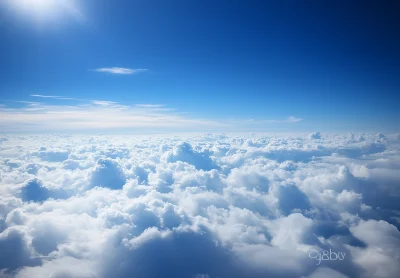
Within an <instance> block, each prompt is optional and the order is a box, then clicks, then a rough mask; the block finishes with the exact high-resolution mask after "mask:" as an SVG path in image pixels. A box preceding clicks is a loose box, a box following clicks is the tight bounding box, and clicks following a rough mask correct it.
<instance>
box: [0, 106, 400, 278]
mask: <svg viewBox="0 0 400 278" xmlns="http://www.w3.org/2000/svg"><path fill="white" fill-rule="evenodd" d="M96 105H98V106H107V107H108V106H110V105H114V104H113V103H101V104H100V103H99V104H96ZM314 137H315V136H309V135H307V134H297V135H294V136H282V137H277V136H274V137H272V136H270V135H266V134H251V135H246V134H241V135H237V134H236V135H230V134H225V135H221V134H207V135H191V136H188V135H186V136H161V135H160V136H122V135H120V136H109V135H102V136H84V135H79V136H78V135H66V136H61V135H40V136H39V135H23V136H21V135H7V136H5V137H4V138H6V139H7V140H2V142H1V148H0V174H1V175H0V180H1V183H2V185H3V186H2V187H0V277H13V278H14V277H19V278H28V277H29V278H30V277H82V278H83V277H85V278H86V277H99V278H102V277H104V278H105V277H115V278H119V277H198V278H206V277H207V278H215V277H221V278H222V277H237V278H242V277H243V278H244V277H260V278H261V277H276V278H279V277H293V278H298V277H309V278H317V277H338V278H343V277H361V278H363V277H365V278H369V277H387V278H394V277H397V274H398V273H399V272H400V269H399V265H400V259H399V258H400V254H399V250H400V232H399V228H400V205H399V204H400V199H399V196H400V194H399V193H400V187H399V184H400V177H399V175H398V171H399V169H400V141H399V139H398V136H397V135H390V134H388V135H383V134H325V133H324V136H320V137H319V138H314ZM344 149H346V150H352V151H341V150H344ZM357 149H360V150H361V151H359V152H356V151H355V150H357ZM310 252H311V253H310ZM327 252H328V253H327ZM339 252H341V253H340V254H342V255H343V254H344V255H343V257H341V258H342V259H338V257H337V255H334V254H338V253H339ZM326 254H330V255H329V256H328V255H326ZM71 266H74V267H71Z"/></svg>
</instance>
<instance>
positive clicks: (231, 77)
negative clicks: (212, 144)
mask: <svg viewBox="0 0 400 278" xmlns="http://www.w3.org/2000/svg"><path fill="white" fill-rule="evenodd" d="M3 2H4V3H2V4H1V5H0V8H1V12H0V16H1V21H0V36H1V42H2V43H1V44H2V47H1V48H2V50H1V52H0V61H1V67H0V103H1V105H2V106H1V111H0V113H1V114H2V118H3V121H1V123H0V124H1V126H2V127H3V129H4V130H6V131H23V130H29V131H33V130H37V131H52V130H53V129H54V126H59V125H60V121H61V122H65V121H66V119H65V118H62V119H60V121H58V122H55V121H54V123H53V124H52V125H46V124H44V125H41V124H40V121H42V122H48V121H49V119H48V118H46V116H45V115H44V114H48V111H50V112H53V111H64V110H65V111H66V113H68V114H73V113H75V116H77V115H79V116H77V117H82V118H84V117H85V116H84V115H83V114H79V113H80V112H83V110H85V109H86V108H82V106H83V107H88V106H90V111H93V110H96V111H95V112H93V113H94V114H93V113H92V114H93V115H92V116H93V117H94V118H95V117H97V116H96V115H97V113H99V114H105V115H108V114H107V113H111V114H113V115H120V116H115V117H116V119H115V121H111V122H109V123H108V125H111V126H114V127H115V128H114V130H116V129H123V130H124V131H127V132H131V131H138V130H143V129H140V126H141V125H140V124H137V123H138V122H139V121H141V120H140V119H141V118H138V117H133V118H132V117H131V116H128V118H127V113H128V114H129V115H131V114H132V113H133V114H135V115H138V114H140V115H141V116H143V117H145V121H144V122H145V123H147V125H146V127H147V129H152V128H153V127H154V128H157V129H159V128H161V127H162V131H173V130H176V129H179V130H181V131H182V130H189V129H190V130H192V129H197V130H199V131H207V130H212V131H215V130H221V131H242V130H252V131H292V130H293V131H316V130H320V131H382V132H398V131H399V130H400V127H399V123H398V122H399V121H398V120H399V118H400V111H399V109H398V106H399V100H400V97H399V89H400V63H399V62H400V55H399V51H398V49H400V41H399V38H400V34H399V31H400V27H399V26H400V19H399V17H398V14H399V11H400V9H399V4H398V3H396V2H395V1H393V2H390V1H379V2H378V1H362V2H361V1H352V2H348V1H246V2H244V1H168V3H165V1H118V2H115V1H109V0H104V1H94V0H86V1H60V3H64V4H51V5H47V6H45V5H43V6H45V7H40V8H35V9H32V8H30V9H29V11H28V9H24V8H22V7H21V5H16V4H10V3H9V2H10V1H3ZM16 2H23V1H22V0H20V1H16ZM35 95H36V96H35ZM38 95H40V96H47V97H40V96H38ZM48 96H56V97H48ZM60 97H61V98H60ZM94 101H103V103H102V104H99V103H95V102H94ZM104 101H107V102H112V103H113V104H118V105H121V107H123V108H124V109H123V111H122V112H121V110H120V108H121V107H112V108H113V109H112V110H110V105H105V104H106V103H105V102H104ZM27 102H29V103H27ZM108 104H109V103H108ZM32 107H35V108H36V109H35V110H33V109H32ZM138 107H140V108H141V109H140V111H138V109H137V108H138ZM144 107H145V108H146V109H143V108H144ZM105 108H107V109H108V110H107V111H105V112H104V113H103V112H102V111H103V110H101V109H105ZM26 109H28V110H26ZM77 110H79V112H77ZM116 110H118V112H116ZM33 111H36V112H33ZM43 111H47V112H43ZM144 111H145V112H144ZM16 113H17V114H18V116H15V114H16ZM32 113H35V115H34V117H37V121H35V122H32V121H31V120H30V121H27V120H26V118H32V117H31V115H32ZM21 114H22V116H21ZM27 115H28V116H27ZM155 115H156V116H155ZM118 117H120V118H118ZM148 117H151V121H150V122H149V121H147V120H148ZM171 117H172V118H173V119H175V120H176V121H177V122H176V123H174V125H173V126H171V125H167V124H166V125H163V124H162V123H164V122H165V123H168V122H170V121H171ZM6 118H7V119H12V121H7V122H6V121H5V120H4V119H6ZM89 118H90V117H89ZM117 118H118V119H121V121H122V122H123V121H124V119H125V120H128V121H130V122H132V121H133V122H135V123H134V124H129V125H121V126H118V125H116V124H115V123H116V122H119V120H118V119H117ZM82 121H83V120H79V119H74V121H73V122H68V124H69V125H67V126H70V129H71V130H74V129H76V128H75V127H76V126H82V127H83V128H84V129H86V128H87V127H88V126H93V125H95V126H98V125H99V124H100V123H98V122H96V121H94V120H89V122H90V124H84V123H82ZM193 121H194V122H193ZM199 121H201V122H202V123H201V124H199ZM10 122H11V124H10ZM183 122H184V124H181V123H183ZM77 123H79V124H77ZM157 123H158V124H157ZM178 126H179V128H177V127H178ZM194 126H195V127H197V128H193V127H194ZM77 129H79V128H77Z"/></svg>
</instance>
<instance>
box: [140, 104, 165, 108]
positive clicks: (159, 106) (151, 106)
mask: <svg viewBox="0 0 400 278" xmlns="http://www.w3.org/2000/svg"><path fill="white" fill-rule="evenodd" d="M135 106H136V107H142V108H162V107H164V106H165V105H164V104H136V105H135Z"/></svg>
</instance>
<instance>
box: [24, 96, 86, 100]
mask: <svg viewBox="0 0 400 278" xmlns="http://www.w3.org/2000/svg"><path fill="white" fill-rule="evenodd" d="M30 96H31V97H37V98H47V99H60V100H82V101H83V99H79V98H72V97H64V96H50V95H30Z"/></svg>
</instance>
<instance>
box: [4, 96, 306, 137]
mask: <svg viewBox="0 0 400 278" xmlns="http://www.w3.org/2000/svg"><path fill="white" fill-rule="evenodd" d="M31 97H37V98H41V99H42V101H41V102H32V101H15V102H19V103H22V104H23V106H22V107H14V106H8V105H0V130H2V131H4V132H32V131H37V132H56V131H61V132H70V131H91V130H92V131H102V132H103V131H104V132H105V131H112V130H118V131H128V132H130V131H135V132H147V131H150V132H171V131H206V132H209V131H218V132H230V131H233V132H234V131H252V130H264V129H266V128H268V127H272V126H274V125H276V124H284V123H287V124H289V125H290V126H291V124H290V123H297V122H300V121H302V119H299V118H296V117H293V116H290V117H287V118H286V119H282V120H276V119H275V120H274V119H264V120H253V119H250V120H243V119H242V120H236V121H232V120H211V119H201V118H196V117H194V116H192V115H191V114H188V113H184V112H182V111H176V110H175V109H172V108H169V107H166V106H165V105H164V104H124V103H119V102H115V101H109V100H83V99H76V98H71V97H66V96H57V95H39V94H35V95H31ZM52 99H59V100H78V104H73V105H72V104H71V103H70V102H65V103H63V102H61V103H60V102H57V103H55V102H52V101H50V100H52ZM67 103H68V104H67Z"/></svg>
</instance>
